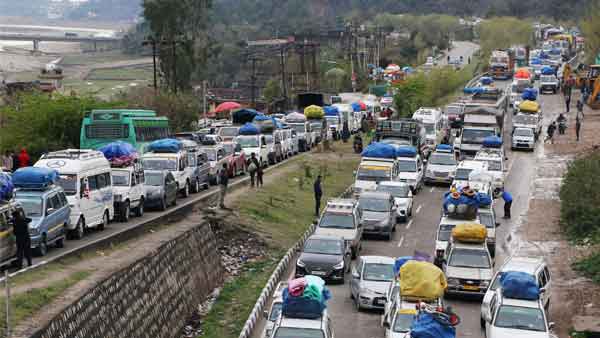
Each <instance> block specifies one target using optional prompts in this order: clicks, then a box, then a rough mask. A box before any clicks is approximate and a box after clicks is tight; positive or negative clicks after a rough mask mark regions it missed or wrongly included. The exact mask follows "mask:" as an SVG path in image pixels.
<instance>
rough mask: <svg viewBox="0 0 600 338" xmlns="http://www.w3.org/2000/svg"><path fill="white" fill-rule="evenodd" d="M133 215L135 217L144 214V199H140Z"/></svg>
mask: <svg viewBox="0 0 600 338" xmlns="http://www.w3.org/2000/svg"><path fill="white" fill-rule="evenodd" d="M135 215H136V216H137V217H142V216H144V199H143V198H142V199H140V205H138V207H137V208H135Z"/></svg>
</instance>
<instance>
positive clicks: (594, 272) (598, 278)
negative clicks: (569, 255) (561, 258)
mask: <svg viewBox="0 0 600 338" xmlns="http://www.w3.org/2000/svg"><path fill="white" fill-rule="evenodd" d="M573 268H574V269H575V270H577V271H579V272H581V273H583V274H584V275H585V276H586V277H588V278H590V279H591V280H593V281H594V283H598V284H600V253H595V254H592V255H590V256H588V257H587V258H584V259H582V260H580V261H578V262H576V263H574V264H573Z"/></svg>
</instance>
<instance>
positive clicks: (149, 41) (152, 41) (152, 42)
mask: <svg viewBox="0 0 600 338" xmlns="http://www.w3.org/2000/svg"><path fill="white" fill-rule="evenodd" d="M157 43H158V42H157V41H156V39H154V37H152V36H149V37H147V38H146V40H144V41H143V42H142V46H147V45H152V76H153V86H154V93H155V94H156V93H157V92H158V81H157V78H156V57H157V54H156V45H157Z"/></svg>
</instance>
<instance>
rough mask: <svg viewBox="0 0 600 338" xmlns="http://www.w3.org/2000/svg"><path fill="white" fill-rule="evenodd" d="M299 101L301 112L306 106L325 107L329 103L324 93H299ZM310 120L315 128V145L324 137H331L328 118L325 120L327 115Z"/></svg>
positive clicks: (313, 132) (312, 127) (313, 128)
mask: <svg viewBox="0 0 600 338" xmlns="http://www.w3.org/2000/svg"><path fill="white" fill-rule="evenodd" d="M297 102H298V111H300V112H302V111H304V108H306V107H308V106H313V105H314V106H319V107H323V106H325V105H326V104H327V102H325V95H324V94H323V93H300V94H298V97H297ZM308 122H309V124H310V126H311V129H312V130H313V131H312V134H313V135H312V136H313V145H315V144H318V143H319V142H321V141H322V139H323V138H325V139H330V138H331V131H330V130H329V128H327V120H325V116H323V117H322V118H311V119H309V121H308Z"/></svg>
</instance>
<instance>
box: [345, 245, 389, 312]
mask: <svg viewBox="0 0 600 338" xmlns="http://www.w3.org/2000/svg"><path fill="white" fill-rule="evenodd" d="M394 263H395V259H394V258H392V257H386V256H362V257H360V258H359V259H358V263H357V264H356V267H354V268H353V269H352V279H351V281H350V298H352V299H353V300H354V304H355V306H356V309H357V310H359V311H360V310H362V309H381V310H383V309H384V307H385V303H386V300H387V299H386V298H387V297H386V293H387V290H388V288H389V287H390V284H391V283H392V282H393V281H394V277H395V275H394Z"/></svg>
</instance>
